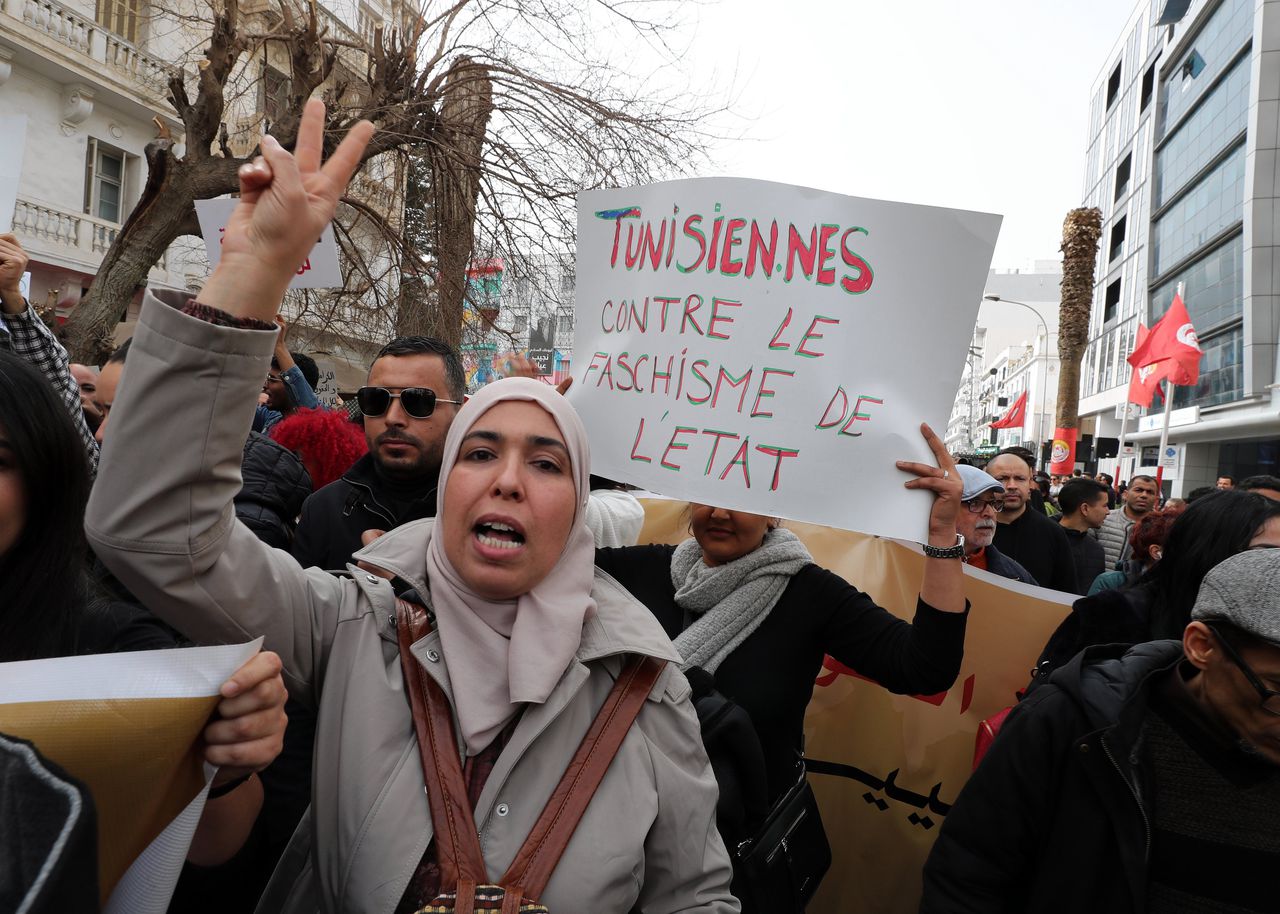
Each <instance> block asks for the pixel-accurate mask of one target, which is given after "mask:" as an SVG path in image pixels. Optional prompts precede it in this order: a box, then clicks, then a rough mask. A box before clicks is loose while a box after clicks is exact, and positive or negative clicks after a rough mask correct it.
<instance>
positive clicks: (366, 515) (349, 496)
mask: <svg viewBox="0 0 1280 914" xmlns="http://www.w3.org/2000/svg"><path fill="white" fill-rule="evenodd" d="M435 516H436V477H435V476H430V477H428V478H426V479H424V480H423V481H422V493H421V495H419V496H418V497H416V498H414V499H413V500H412V501H411V502H410V503H409V504H407V505H406V506H405V507H404V508H403V509H402V510H401V511H400V512H398V514H397V511H396V510H395V507H394V502H393V500H392V499H391V498H390V497H388V495H387V493H386V492H385V491H384V485H383V483H382V481H381V479H380V478H379V477H378V474H377V472H376V471H375V470H374V466H373V456H372V455H370V454H365V455H364V456H363V457H361V458H360V459H359V460H357V461H356V462H355V465H353V466H352V467H351V469H349V470H348V471H347V473H346V475H345V476H343V477H342V478H341V479H337V480H334V481H333V482H331V483H329V484H328V485H327V486H325V487H324V488H323V489H320V490H319V491H318V492H316V493H315V494H314V495H312V496H311V497H310V498H308V499H307V500H306V502H304V503H303V505H302V519H301V520H300V521H298V530H297V532H296V533H295V534H294V537H293V548H292V552H293V557H294V558H295V559H297V560H298V563H299V564H301V565H302V567H303V568H311V567H312V566H315V567H317V568H323V569H325V570H327V571H341V570H343V569H345V568H346V567H347V563H348V562H350V561H351V555H352V553H354V552H357V551H359V549H360V547H361V546H362V545H363V543H361V542H360V535H361V534H362V533H364V531H366V530H390V529H392V528H393V527H398V526H400V525H401V524H407V523H408V522H409V521H413V520H421V519H422V518H424V517H435Z"/></svg>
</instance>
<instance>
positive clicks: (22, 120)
mask: <svg viewBox="0 0 1280 914" xmlns="http://www.w3.org/2000/svg"><path fill="white" fill-rule="evenodd" d="M26 142H27V116H26V115H25V114H0V232H9V231H12V230H13V210H14V207H15V206H17V205H18V182H19V181H20V180H21V178H22V151H23V149H24V148H25V146H26Z"/></svg>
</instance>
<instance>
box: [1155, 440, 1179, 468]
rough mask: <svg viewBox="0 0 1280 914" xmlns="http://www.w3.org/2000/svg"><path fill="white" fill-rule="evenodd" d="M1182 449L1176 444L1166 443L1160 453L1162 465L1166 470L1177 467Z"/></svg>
mask: <svg viewBox="0 0 1280 914" xmlns="http://www.w3.org/2000/svg"><path fill="white" fill-rule="evenodd" d="M1181 450H1182V448H1181V447H1180V446H1178V445H1176V444H1169V445H1165V449H1164V450H1163V451H1162V452H1161V454H1160V466H1162V467H1164V468H1165V469H1166V470H1173V469H1177V466H1178V457H1179V456H1180V453H1181Z"/></svg>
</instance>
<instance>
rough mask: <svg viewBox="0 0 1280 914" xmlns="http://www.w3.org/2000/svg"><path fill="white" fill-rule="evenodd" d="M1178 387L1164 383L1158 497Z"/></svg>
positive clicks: (1182, 286)
mask: <svg viewBox="0 0 1280 914" xmlns="http://www.w3.org/2000/svg"><path fill="white" fill-rule="evenodd" d="M1185 286H1186V283H1181V282H1180V283H1178V291H1177V293H1176V294H1177V296H1178V298H1182V293H1183V289H1184V288H1185ZM1176 387H1177V385H1176V384H1174V383H1173V381H1166V382H1165V385H1164V422H1163V423H1162V424H1161V426H1160V450H1159V451H1157V452H1156V497H1157V498H1160V499H1163V498H1164V489H1163V486H1164V464H1163V463H1161V461H1162V460H1164V449H1165V448H1166V447H1168V446H1169V414H1170V413H1172V412H1173V392H1174V390H1175V388H1176Z"/></svg>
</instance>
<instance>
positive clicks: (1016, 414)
mask: <svg viewBox="0 0 1280 914" xmlns="http://www.w3.org/2000/svg"><path fill="white" fill-rule="evenodd" d="M1026 421H1027V392H1026V391H1025V390H1024V391H1023V392H1022V395H1021V396H1020V397H1018V399H1017V400H1015V401H1014V403H1013V405H1012V406H1010V407H1009V409H1008V410H1007V411H1006V412H1005V414H1004V415H1003V416H1001V417H1000V418H999V419H997V420H996V421H995V422H992V423H990V427H991V428H1019V427H1021V426H1022V425H1023V424H1024V423H1025V422H1026Z"/></svg>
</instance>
